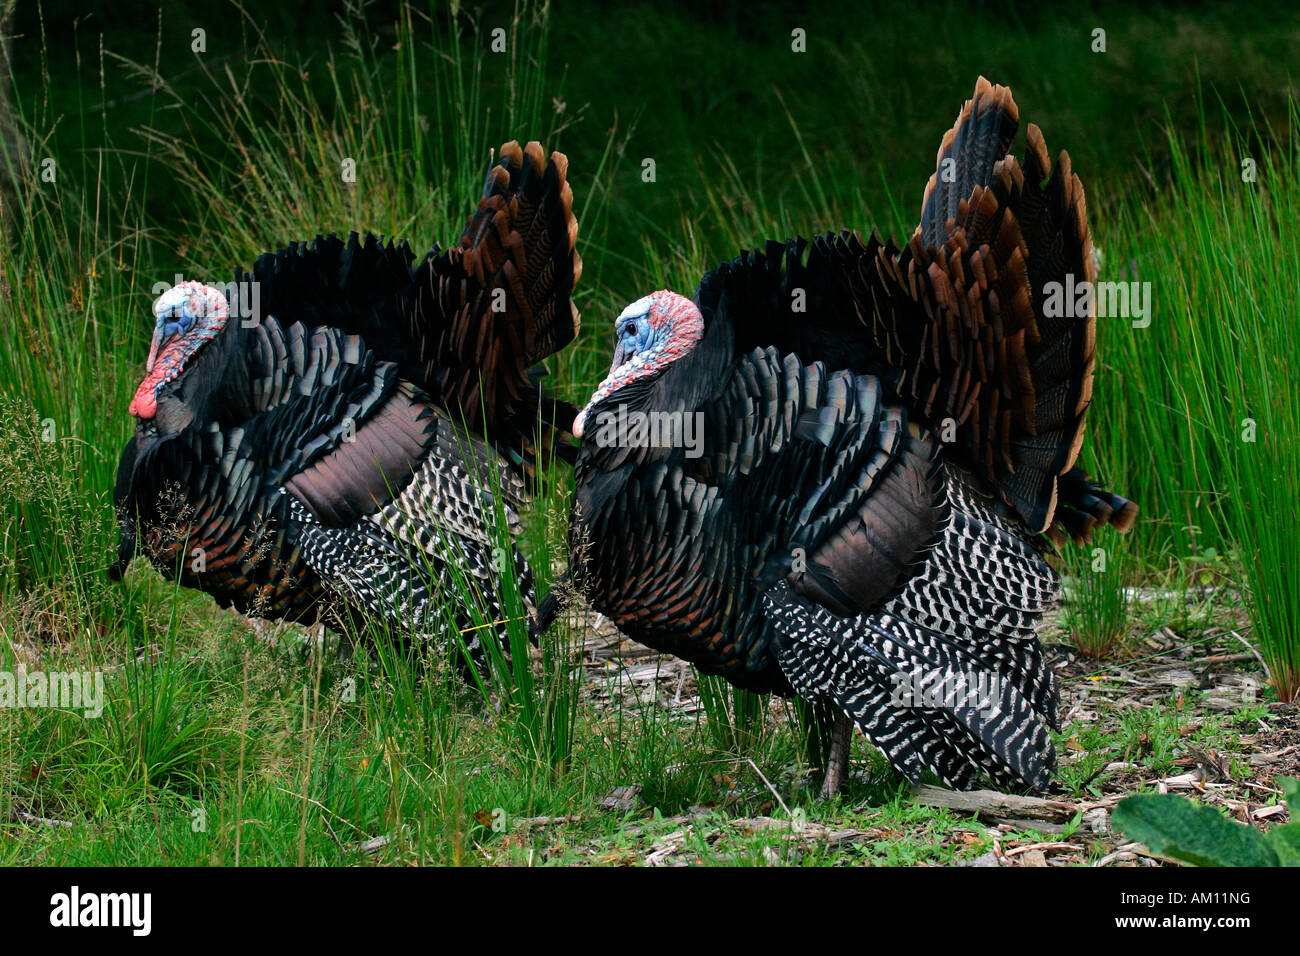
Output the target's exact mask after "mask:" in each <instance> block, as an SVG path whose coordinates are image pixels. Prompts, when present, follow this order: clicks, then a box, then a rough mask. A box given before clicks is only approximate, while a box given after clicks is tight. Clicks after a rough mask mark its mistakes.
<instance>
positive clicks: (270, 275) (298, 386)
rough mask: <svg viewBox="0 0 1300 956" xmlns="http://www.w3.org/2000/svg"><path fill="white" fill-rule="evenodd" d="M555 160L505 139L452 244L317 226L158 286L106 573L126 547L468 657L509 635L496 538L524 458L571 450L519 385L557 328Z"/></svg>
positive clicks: (555, 410) (508, 562)
mask: <svg viewBox="0 0 1300 956" xmlns="http://www.w3.org/2000/svg"><path fill="white" fill-rule="evenodd" d="M567 168H568V163H567V160H566V159H565V157H564V156H563V155H562V154H560V153H553V154H551V156H550V159H549V161H548V160H547V159H546V157H545V153H544V152H543V150H542V147H541V146H540V145H539V144H538V143H535V142H533V143H529V144H528V145H527V146H526V147H525V148H522V149H521V148H520V147H519V145H518V144H517V143H514V142H511V143H507V144H506V145H505V146H503V147H502V149H501V153H500V157H499V161H498V162H497V163H496V164H495V165H493V166H491V168H490V169H489V172H488V176H487V181H486V184H485V186H484V189H483V196H482V198H481V199H480V200H479V202H478V207H477V209H476V210H475V211H474V213H473V214H472V215H471V216H470V218H469V221H468V224H467V225H466V227H465V229H464V232H463V234H462V235H461V238H460V242H459V244H458V245H457V246H456V247H454V248H451V249H447V250H445V251H443V250H440V249H439V248H438V247H436V246H435V248H434V249H433V251H432V252H430V253H428V254H427V255H426V256H425V257H424V258H423V259H422V260H421V261H419V262H418V263H416V262H415V260H414V256H413V255H412V253H411V251H410V249H409V247H408V246H407V245H406V244H401V245H394V244H393V243H392V242H388V243H385V242H382V241H380V240H379V239H377V238H375V237H374V236H367V237H366V238H365V239H364V240H361V239H359V238H358V237H357V235H356V234H355V233H354V234H352V235H351V236H350V237H349V239H347V240H346V241H344V240H342V239H339V238H337V237H335V236H329V237H317V238H316V240H315V241H314V242H313V243H311V244H295V245H291V246H290V247H288V248H287V249H284V250H283V251H280V252H277V253H274V254H266V255H263V256H261V257H260V258H259V259H258V260H257V262H256V264H255V266H254V268H253V270H252V273H251V274H245V273H243V272H242V271H237V272H236V274H235V281H234V283H232V284H231V285H230V286H228V287H227V288H226V289H224V290H223V289H217V288H214V287H211V286H205V285H202V284H200V283H197V282H186V283H182V284H181V285H178V286H176V287H175V288H172V289H170V290H168V291H167V292H165V293H164V294H163V295H162V296H161V297H160V298H159V299H158V300H157V302H156V303H155V304H154V309H153V311H154V314H155V316H156V319H157V322H156V327H155V329H154V334H153V344H152V346H151V348H150V352H149V359H148V362H147V363H146V365H145V377H144V380H143V381H142V382H141V384H140V386H139V388H138V390H137V391H136V393H135V397H134V399H133V401H132V402H131V407H130V413H131V414H132V415H133V416H134V418H135V424H136V429H135V435H134V437H133V438H132V439H131V440H130V441H129V442H128V443H127V446H126V448H125V450H124V452H123V454H122V458H121V463H120V465H119V468H118V474H117V485H116V492H115V499H116V504H117V508H118V513H119V517H120V538H119V546H118V555H117V561H116V563H115V564H114V565H113V567H112V568H111V569H110V574H111V575H112V576H114V577H120V576H121V574H122V572H123V570H124V569H125V567H126V565H127V563H128V562H130V561H131V559H132V557H133V555H134V554H135V552H136V550H137V547H140V548H141V550H143V551H144V553H145V555H146V556H147V557H148V558H149V560H150V561H151V562H152V563H153V564H154V566H155V567H157V568H158V569H159V570H160V571H162V572H164V573H165V574H170V575H172V576H174V577H176V578H178V579H179V581H180V582H181V583H182V584H184V585H186V586H189V587H194V588H199V589H201V590H203V591H206V592H208V593H209V594H211V595H212V596H213V597H214V598H215V599H216V600H217V602H218V603H219V604H221V605H223V606H234V607H235V608H237V609H238V610H240V611H241V612H244V613H247V614H253V615H258V616H263V617H272V618H290V619H293V620H297V621H302V622H313V621H321V622H322V623H323V622H325V621H333V622H334V623H336V624H342V623H345V622H348V621H351V622H353V623H357V624H359V623H360V622H363V621H365V620H376V621H378V622H380V623H382V624H383V625H384V626H386V627H387V628H388V629H389V630H390V631H391V632H392V633H395V634H397V635H399V636H401V637H402V638H406V637H410V638H414V639H416V640H414V641H412V642H411V643H412V645H413V646H418V645H419V644H420V643H422V642H423V641H434V642H437V641H442V642H451V646H452V647H455V646H457V645H456V644H455V643H454V641H453V640H452V639H453V638H454V634H453V633H452V632H453V631H454V632H461V633H464V634H465V641H464V644H465V646H466V649H467V650H468V653H469V655H470V657H471V659H472V662H473V665H474V666H475V667H477V668H479V669H480V671H483V670H484V668H485V667H486V663H487V654H486V649H485V646H484V640H483V638H484V637H485V636H486V634H492V633H494V634H495V635H496V637H497V638H498V639H499V640H500V641H501V642H502V646H503V649H508V647H509V638H508V627H507V625H508V624H509V621H507V620H506V617H507V613H506V611H505V610H504V606H503V598H504V596H505V595H506V594H507V593H508V591H509V589H510V588H517V591H518V593H519V595H520V597H521V598H522V601H523V604H524V606H525V608H526V609H527V611H528V613H529V615H530V617H531V615H532V614H533V613H534V610H533V603H534V592H533V583H532V575H531V572H530V571H529V568H528V565H527V563H526V562H525V560H524V558H523V557H522V555H520V554H519V553H518V551H517V550H515V548H514V547H513V545H512V544H511V543H510V541H511V538H510V535H511V534H512V533H515V532H517V531H518V530H519V528H520V519H519V510H520V508H521V507H522V505H523V503H524V501H525V497H526V492H527V490H528V486H527V482H526V479H528V478H530V476H532V475H533V474H534V473H535V470H536V469H537V467H538V465H539V463H541V462H542V461H544V460H546V459H547V458H548V457H549V456H551V455H552V454H556V455H559V456H560V457H567V459H568V460H569V461H572V458H573V455H572V452H574V451H575V449H573V448H572V447H571V446H569V445H567V444H566V443H565V442H562V441H557V439H558V438H559V437H560V436H565V435H567V436H569V437H570V438H571V437H572V436H571V434H570V432H571V429H572V424H573V416H574V411H575V410H574V409H573V408H572V407H569V406H566V405H564V404H563V403H559V402H556V401H553V400H551V399H548V398H547V397H546V396H545V395H544V393H543V392H542V390H541V388H540V386H539V381H540V379H541V377H542V374H543V372H544V369H541V368H540V367H539V363H540V362H542V360H544V359H545V358H546V357H547V356H549V355H552V354H554V353H556V352H557V351H558V350H559V349H561V348H563V347H564V346H565V345H566V344H567V343H569V342H570V341H572V340H573V338H574V336H575V335H576V334H577V331H578V313H577V310H576V309H575V308H574V306H573V303H572V300H571V296H572V293H573V288H574V283H575V282H576V281H577V279H578V277H579V275H580V273H581V269H582V262H581V259H580V257H579V256H578V254H577V252H576V251H575V248H574V243H575V239H576V237H577V220H576V219H575V218H574V215H573V211H572V205H573V195H572V191H571V190H570V187H569V184H568V182H567ZM566 449H567V451H566ZM471 605H472V606H471ZM475 621H479V622H486V624H484V623H478V624H475V623H474V622H475ZM485 632H486V634H485ZM461 663H462V665H463V664H464V662H463V661H462V662H461Z"/></svg>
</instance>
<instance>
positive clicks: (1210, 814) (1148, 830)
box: [1112, 793, 1279, 866]
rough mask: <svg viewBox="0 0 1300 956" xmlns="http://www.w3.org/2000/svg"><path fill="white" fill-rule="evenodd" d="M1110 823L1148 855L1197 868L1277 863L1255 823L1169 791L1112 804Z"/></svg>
mask: <svg viewBox="0 0 1300 956" xmlns="http://www.w3.org/2000/svg"><path fill="white" fill-rule="evenodd" d="M1112 822H1113V823H1114V824H1115V826H1116V827H1118V828H1119V829H1120V830H1122V831H1124V833H1125V834H1127V835H1128V836H1129V838H1130V839H1133V840H1138V841H1140V842H1142V843H1145V844H1146V845H1147V846H1148V847H1150V848H1151V852H1152V853H1158V854H1160V855H1161V856H1167V857H1169V858H1171V859H1174V860H1178V861H1180V862H1182V863H1191V864H1193V865H1195V866H1278V865H1279V860H1278V855H1277V853H1276V852H1275V850H1274V848H1273V846H1272V844H1271V843H1270V842H1269V841H1268V840H1267V839H1266V838H1265V837H1264V835H1263V834H1262V833H1260V832H1259V831H1258V830H1256V829H1255V828H1254V827H1248V826H1246V825H1245V824H1242V823H1237V822H1236V821H1234V820H1229V819H1228V818H1227V817H1225V816H1224V815H1223V814H1221V813H1220V812H1219V811H1218V810H1215V809H1214V808H1213V807H1205V806H1199V805H1197V804H1194V803H1192V802H1191V801H1190V800H1188V799H1187V798H1186V797H1180V796H1176V795H1174V794H1172V793H1140V794H1137V795H1136V796H1132V797H1125V798H1124V799H1123V800H1121V801H1120V802H1119V804H1118V805H1117V806H1116V807H1115V813H1114V816H1113V819H1112Z"/></svg>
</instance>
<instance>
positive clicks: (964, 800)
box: [912, 784, 1079, 825]
mask: <svg viewBox="0 0 1300 956" xmlns="http://www.w3.org/2000/svg"><path fill="white" fill-rule="evenodd" d="M912 795H913V796H914V797H915V798H916V802H917V803H919V804H921V805H922V806H926V807H944V808H946V809H948V810H956V811H958V812H960V813H970V814H974V815H975V816H977V817H979V818H981V819H983V820H986V821H987V822H992V823H1002V822H1011V821H1014V822H1016V823H1029V824H1031V825H1032V824H1034V823H1035V822H1036V821H1042V822H1046V823H1057V824H1061V823H1067V822H1069V821H1070V820H1071V819H1073V817H1074V815H1075V814H1076V813H1078V812H1079V808H1078V807H1076V806H1075V805H1074V804H1072V803H1066V802H1065V801H1063V800H1047V799H1045V798H1043V797H1021V796H1017V795H1015V794H1012V793H998V792H997V791H995V790H969V791H959V790H945V789H943V788H942V787H935V786H931V785H929V784H924V785H922V786H919V787H914V788H913V789H912Z"/></svg>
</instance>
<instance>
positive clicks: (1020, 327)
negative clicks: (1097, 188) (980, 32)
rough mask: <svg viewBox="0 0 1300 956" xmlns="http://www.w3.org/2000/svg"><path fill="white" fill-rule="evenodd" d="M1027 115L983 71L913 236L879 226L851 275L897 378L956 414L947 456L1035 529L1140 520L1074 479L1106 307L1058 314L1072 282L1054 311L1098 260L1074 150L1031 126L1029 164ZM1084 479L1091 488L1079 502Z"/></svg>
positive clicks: (944, 146) (924, 408) (936, 416)
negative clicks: (1020, 151) (1023, 128)
mask: <svg viewBox="0 0 1300 956" xmlns="http://www.w3.org/2000/svg"><path fill="white" fill-rule="evenodd" d="M1018 125H1019V109H1018V107H1017V106H1016V103H1015V100H1014V99H1013V98H1012V96H1011V91H1010V90H1009V89H1007V88H1006V87H1002V86H995V85H993V84H990V83H989V82H988V81H987V80H986V79H984V78H983V77H980V79H979V82H978V83H977V84H976V87H975V95H974V96H973V97H972V98H971V99H970V100H969V101H967V103H966V104H965V105H964V106H963V107H962V110H961V112H960V114H959V115H958V117H957V121H956V123H955V124H954V126H953V128H952V129H951V130H949V131H948V133H947V134H946V135H945V136H944V138H943V142H942V143H941V145H940V147H939V152H938V156H937V163H936V166H937V168H936V170H935V174H934V175H933V176H931V177H930V181H929V183H927V185H926V188H925V193H924V196H923V198H922V203H921V218H920V224H919V225H918V226H917V229H916V232H915V233H914V234H913V236H912V238H911V240H910V242H909V243H908V245H907V246H906V247H905V248H904V249H902V250H901V251H899V250H896V249H895V248H894V247H893V246H892V245H888V246H886V245H883V244H881V243H880V242H879V241H878V240H876V239H874V237H873V239H872V240H871V242H870V243H869V244H868V245H866V246H865V247H864V246H863V245H861V244H860V243H858V244H857V245H856V249H857V251H858V253H859V255H858V265H859V268H858V269H857V270H856V275H854V274H852V272H851V273H850V277H849V284H850V286H851V287H852V291H853V293H854V296H855V299H856V300H857V302H858V304H859V314H860V315H862V316H863V317H864V320H865V321H867V323H868V325H869V326H872V327H873V328H872V331H873V333H874V337H875V340H876V342H877V343H879V344H881V345H883V346H884V347H885V351H886V354H887V355H888V356H889V360H890V362H891V363H892V364H893V365H894V366H895V367H894V369H893V377H892V382H893V385H894V387H895V389H896V390H897V391H898V392H899V393H900V394H901V395H902V397H903V398H904V399H905V400H907V401H908V404H909V405H910V406H911V407H912V409H913V410H914V411H915V412H916V413H917V414H920V415H924V416H925V417H926V418H927V419H928V420H929V421H930V423H931V424H932V425H934V426H938V427H942V425H943V423H944V420H945V419H952V420H953V421H954V422H955V423H956V424H957V432H958V434H957V440H956V441H955V442H954V443H953V444H952V445H950V446H949V449H948V452H949V455H950V456H952V457H954V458H956V459H957V460H959V461H960V462H961V463H963V464H965V465H967V466H968V467H970V468H972V470H974V471H975V472H976V474H978V475H979V476H980V477H981V478H982V479H983V480H984V481H985V482H986V483H987V484H988V485H989V486H990V487H992V488H996V489H997V490H998V491H999V492H1000V493H1001V495H1002V497H1003V498H1004V499H1005V500H1006V501H1007V502H1008V503H1009V504H1011V505H1012V506H1013V507H1015V509H1016V510H1017V512H1018V513H1019V514H1020V516H1021V518H1022V519H1023V520H1024V521H1025V523H1026V524H1027V525H1028V526H1029V528H1030V530H1031V531H1033V532H1035V533H1040V532H1045V531H1048V529H1049V528H1055V529H1056V530H1057V531H1061V530H1062V527H1063V529H1064V532H1063V533H1067V534H1070V535H1071V536H1075V537H1082V536H1086V535H1087V534H1089V533H1090V532H1091V530H1092V527H1093V526H1095V524H1097V523H1098V522H1101V521H1109V522H1110V523H1112V524H1116V525H1123V526H1127V525H1131V524H1132V521H1133V517H1134V515H1135V514H1136V506H1135V505H1133V504H1132V502H1128V501H1126V500H1125V499H1122V498H1118V496H1109V497H1108V498H1103V497H1102V495H1108V493H1105V492H1101V491H1100V489H1098V488H1096V487H1095V486H1092V485H1090V484H1087V488H1088V489H1089V490H1088V491H1086V492H1085V491H1084V490H1083V486H1082V485H1080V483H1079V481H1073V482H1071V483H1069V484H1068V486H1067V485H1066V484H1065V483H1063V479H1062V476H1064V475H1066V474H1067V473H1073V472H1078V473H1079V474H1080V475H1082V474H1083V473H1082V472H1080V471H1079V470H1078V469H1076V468H1074V464H1075V461H1076V459H1077V458H1078V454H1079V449H1080V447H1081V444H1082V441H1083V427H1084V416H1085V412H1086V410H1087V407H1088V403H1089V401H1090V399H1091V397H1092V374H1093V368H1094V365H1095V361H1096V358H1095V338H1096V327H1095V323H1096V320H1095V316H1094V315H1093V314H1092V311H1091V310H1089V313H1088V314H1086V315H1077V316H1075V315H1070V314H1069V310H1068V309H1066V310H1063V311H1062V314H1060V315H1057V314H1056V311H1057V310H1056V309H1055V308H1054V307H1055V305H1056V304H1058V303H1061V302H1062V301H1063V299H1064V296H1063V295H1059V294H1058V295H1057V296H1055V297H1054V298H1053V299H1051V300H1050V301H1051V302H1052V305H1053V308H1052V309H1051V310H1049V308H1048V304H1049V293H1051V292H1053V291H1055V290H1054V288H1053V286H1052V284H1053V283H1059V284H1060V286H1061V291H1062V292H1063V291H1064V289H1066V288H1068V287H1069V282H1070V280H1071V279H1073V283H1074V285H1075V286H1077V285H1078V284H1079V283H1080V282H1082V281H1084V280H1087V281H1089V282H1091V281H1094V280H1095V278H1096V269H1095V264H1094V261H1093V257H1092V242H1091V238H1090V235H1089V232H1088V220H1087V205H1086V202H1085V198H1084V191H1083V185H1082V183H1080V181H1079V178H1078V176H1076V175H1074V173H1073V172H1072V170H1071V166H1070V159H1069V156H1068V155H1067V154H1066V153H1064V152H1062V153H1061V154H1060V156H1059V158H1058V160H1057V162H1056V164H1055V166H1051V164H1050V163H1049V161H1048V152H1047V146H1046V144H1045V142H1044V140H1043V136H1042V133H1041V131H1040V130H1039V129H1038V127H1037V126H1034V125H1033V124H1030V125H1029V131H1028V141H1029V148H1028V151H1027V153H1026V155H1025V158H1024V161H1023V165H1022V164H1021V163H1020V162H1018V161H1017V160H1016V158H1015V157H1014V156H1011V155H1009V154H1008V153H1007V150H1008V149H1009V147H1010V145H1011V141H1012V139H1013V138H1014V136H1015V133H1016V129H1017V127H1018ZM1068 304H1070V305H1072V304H1073V303H1068ZM1049 311H1050V312H1051V314H1049ZM1081 481H1082V482H1084V483H1085V484H1086V483H1087V478H1086V475H1084V476H1083V478H1082V479H1081ZM1076 492H1077V493H1078V494H1087V495H1089V496H1090V498H1088V499H1087V500H1085V501H1076V500H1075V499H1074V498H1073V497H1072V496H1073V495H1075V494H1076ZM1110 497H1113V498H1115V500H1116V501H1117V502H1118V503H1120V504H1119V505H1118V506H1117V507H1110V508H1109V510H1108V511H1106V512H1105V513H1104V514H1101V513H1098V512H1096V511H1095V510H1093V506H1092V501H1093V500H1095V501H1109V498H1110ZM1062 509H1068V510H1069V513H1068V515H1067V514H1066V512H1065V511H1063V510H1062Z"/></svg>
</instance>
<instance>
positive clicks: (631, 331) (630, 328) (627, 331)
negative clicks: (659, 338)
mask: <svg viewBox="0 0 1300 956" xmlns="http://www.w3.org/2000/svg"><path fill="white" fill-rule="evenodd" d="M623 334H624V335H635V334H636V323H635V322H629V323H628V324H627V325H625V326H623Z"/></svg>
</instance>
